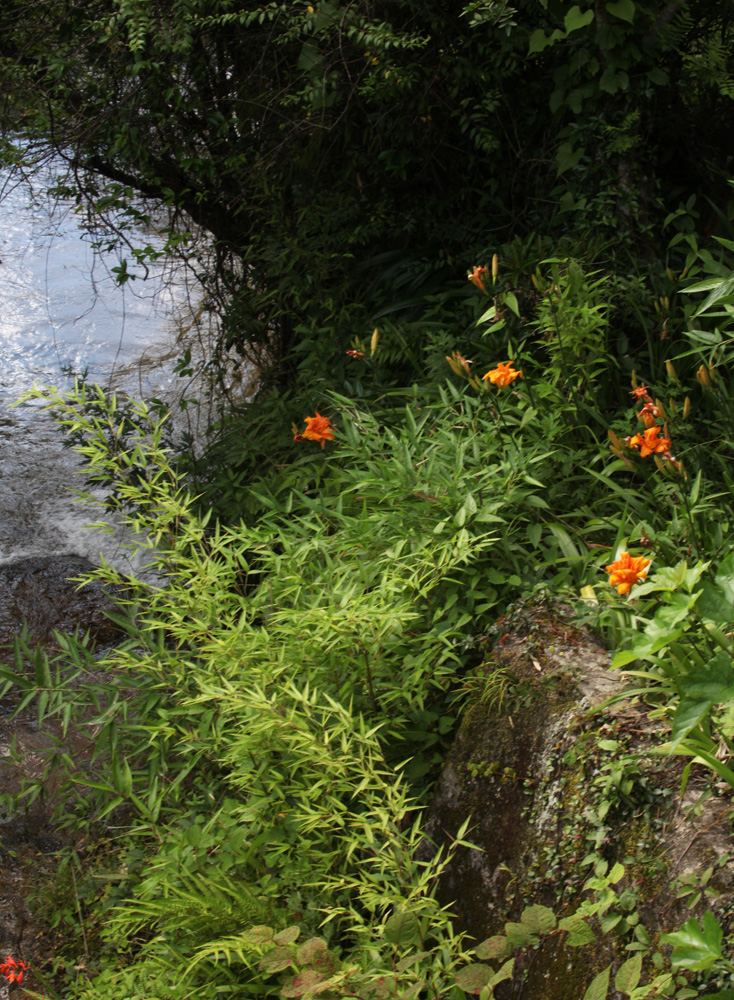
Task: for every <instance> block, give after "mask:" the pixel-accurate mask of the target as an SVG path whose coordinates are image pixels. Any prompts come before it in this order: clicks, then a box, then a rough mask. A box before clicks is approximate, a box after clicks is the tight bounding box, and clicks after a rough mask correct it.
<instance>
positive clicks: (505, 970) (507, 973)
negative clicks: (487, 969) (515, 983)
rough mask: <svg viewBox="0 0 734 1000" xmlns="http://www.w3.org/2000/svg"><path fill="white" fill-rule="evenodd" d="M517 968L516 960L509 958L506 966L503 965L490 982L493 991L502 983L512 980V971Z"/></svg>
mask: <svg viewBox="0 0 734 1000" xmlns="http://www.w3.org/2000/svg"><path fill="white" fill-rule="evenodd" d="M514 968H515V959H514V958H509V959H508V960H507V961H506V962H505V963H504V965H502V966H501V967H500V968H499V969H498V970H497V971H496V972H495V974H494V975H493V976H492V978H491V979H490V981H489V985H490V986H491V987H492V989H494V988H495V986H497V984H498V983H502V982H504V981H505V979H512V971H513V969H514Z"/></svg>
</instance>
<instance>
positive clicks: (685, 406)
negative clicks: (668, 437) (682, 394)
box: [683, 396, 691, 420]
mask: <svg viewBox="0 0 734 1000" xmlns="http://www.w3.org/2000/svg"><path fill="white" fill-rule="evenodd" d="M690 412H691V398H690V396H686V401H685V403H684V404H683V419H684V420H685V419H686V418H687V416H688V414H689V413H690Z"/></svg>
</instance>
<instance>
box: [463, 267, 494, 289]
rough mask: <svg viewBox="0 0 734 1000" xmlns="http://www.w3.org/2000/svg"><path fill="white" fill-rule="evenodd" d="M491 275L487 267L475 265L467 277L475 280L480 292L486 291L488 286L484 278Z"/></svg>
mask: <svg viewBox="0 0 734 1000" xmlns="http://www.w3.org/2000/svg"><path fill="white" fill-rule="evenodd" d="M488 276H489V271H488V270H487V268H486V267H475V268H474V270H473V271H469V273H468V274H467V278H468V279H469V281H473V282H474V284H475V285H476V286H477V288H478V289H479V291H480V292H485V291H486V290H487V286H486V284H485V282H484V279H485V278H486V277H488Z"/></svg>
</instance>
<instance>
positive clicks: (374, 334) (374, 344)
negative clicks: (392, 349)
mask: <svg viewBox="0 0 734 1000" xmlns="http://www.w3.org/2000/svg"><path fill="white" fill-rule="evenodd" d="M379 339H380V331H379V330H378V329H377V327H375V329H374V330H373V332H372V340H371V341H370V357H371V358H373V357H374V356H375V351H376V350H377V343H378V341H379Z"/></svg>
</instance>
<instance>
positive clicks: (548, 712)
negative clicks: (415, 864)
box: [426, 608, 734, 1000]
mask: <svg viewBox="0 0 734 1000" xmlns="http://www.w3.org/2000/svg"><path fill="white" fill-rule="evenodd" d="M503 639H504V641H503V642H500V643H498V644H497V645H496V646H495V648H494V650H493V651H492V654H491V657H490V658H489V660H488V662H486V663H485V664H484V666H483V668H482V675H483V676H482V680H481V683H480V685H479V687H478V691H477V694H476V695H475V696H474V698H473V700H472V701H471V702H470V703H469V705H468V708H467V710H466V712H465V714H464V717H463V720H462V724H461V727H460V730H459V732H458V734H457V737H456V740H455V742H454V745H453V747H452V749H451V752H450V754H449V756H448V758H447V761H446V764H445V767H444V770H443V773H442V776H441V779H440V782H439V785H438V788H437V790H436V795H435V798H434V801H433V803H432V805H431V807H430V809H429V813H428V817H427V823H426V830H427V834H428V837H429V838H430V840H431V842H432V843H433V844H434V845H438V844H441V843H445V842H446V841H447V840H450V839H451V838H452V837H454V836H455V835H456V833H457V831H458V830H459V828H460V827H461V824H462V823H463V822H464V821H465V820H466V818H467V817H471V824H472V825H471V828H470V831H469V833H468V834H467V839H468V840H469V841H471V843H472V844H473V845H475V846H474V847H461V848H459V849H458V850H457V853H456V855H455V857H454V859H453V860H452V862H451V864H450V865H449V867H448V868H447V870H446V872H445V873H444V875H443V877H442V880H441V883H440V886H439V897H440V899H441V901H442V902H443V903H444V904H450V909H451V911H452V912H453V913H454V914H455V916H456V918H457V921H458V926H459V929H461V930H464V931H467V932H468V933H469V934H470V935H471V936H472V937H474V938H475V939H476V940H477V941H481V940H483V939H484V938H487V937H489V936H490V935H493V934H497V933H501V932H502V929H503V927H504V925H505V922H506V921H508V920H510V921H514V920H517V919H518V917H519V915H520V913H521V912H522V910H523V908H524V907H526V906H528V905H529V904H534V903H540V904H543V905H545V906H548V907H550V908H551V909H553V911H554V912H555V913H556V914H557V915H558V916H559V917H560V916H566V915H568V914H570V913H573V912H575V910H576V909H577V907H578V905H579V904H580V903H581V902H582V901H583V900H584V899H589V896H590V893H589V888H588V882H589V879H590V878H591V877H593V876H594V875H595V873H597V874H599V873H601V874H603V873H605V872H607V871H609V870H610V867H611V866H613V865H615V864H616V863H620V864H622V865H623V866H624V876H623V878H622V879H621V881H620V882H619V883H618V884H617V885H615V887H614V894H615V899H614V902H613V903H612V904H611V905H610V906H609V907H608V909H606V910H605V911H604V912H603V913H602V914H600V915H599V918H598V919H597V921H596V938H597V940H596V942H595V943H594V944H589V945H586V946H584V947H583V948H573V949H572V948H569V947H566V946H565V945H564V944H563V942H562V940H561V939H559V938H558V937H555V938H552V939H550V940H548V941H546V942H545V943H544V944H541V946H540V947H539V948H537V949H534V950H533V952H532V956H531V957H528V956H527V955H526V956H518V960H517V961H516V964H515V979H514V982H513V984H512V987H511V989H512V995H513V997H518V996H522V997H528V998H532V1000H540V998H542V1000H556V998H558V1000H568V998H574V997H578V998H581V997H583V996H584V992H585V989H586V988H587V986H588V984H589V983H590V982H591V980H592V979H593V977H594V975H595V974H596V973H598V972H599V971H600V970H601V969H603V968H604V967H606V966H607V965H609V964H610V963H611V964H612V967H613V969H614V968H615V967H616V968H618V967H619V966H620V965H621V963H622V962H623V961H624V960H625V959H627V958H629V957H630V954H634V952H635V949H637V950H639V951H641V952H642V953H643V962H648V964H649V959H650V958H651V955H652V950H653V948H655V947H656V946H657V945H658V943H659V939H660V935H661V934H662V933H666V932H669V931H671V930H677V929H678V928H679V927H680V926H681V925H682V924H683V923H684V922H685V921H686V920H687V919H688V918H689V917H691V916H693V915H700V914H701V913H702V912H703V911H704V910H705V909H713V910H714V911H715V912H716V913H717V915H718V917H719V919H720V920H721V922H722V924H723V925H724V927H725V928H726V927H727V926H728V924H729V922H730V920H731V916H732V913H734V860H732V861H729V859H728V854H729V852H731V854H732V858H733V859H734V839H733V838H732V836H731V832H730V820H729V817H730V813H731V802H730V798H729V795H728V792H727V793H724V792H723V791H722V790H721V789H718V788H717V787H716V786H715V785H712V783H711V779H710V773H709V772H707V771H703V770H702V771H701V773H700V774H696V767H695V766H694V769H693V772H692V774H691V778H690V780H689V782H688V786H687V791H686V794H685V796H684V797H683V799H681V797H680V787H681V773H682V770H683V767H684V763H685V762H684V761H683V760H681V759H679V758H670V757H665V756H660V755H656V754H655V753H654V751H655V749H656V747H658V746H659V745H660V744H661V743H662V742H663V736H662V734H661V729H660V726H661V724H660V723H659V722H656V721H654V720H651V719H650V717H649V713H648V710H647V708H646V707H645V706H644V705H642V704H640V703H637V702H635V701H634V699H625V698H624V696H623V693H622V692H623V688H624V685H623V679H622V678H621V677H620V676H619V675H618V674H617V673H615V672H612V671H611V670H610V660H609V656H608V655H607V653H606V652H605V651H604V650H603V649H602V648H601V647H600V645H599V644H598V643H597V642H596V641H595V640H594V639H593V637H591V636H590V635H589V634H587V633H585V632H583V631H581V630H579V629H578V628H575V627H573V626H572V625H570V624H568V623H566V622H565V621H564V620H563V619H562V618H561V617H559V616H558V614H557V613H553V614H550V613H549V612H548V609H547V608H542V609H538V610H537V611H536V612H534V613H532V614H530V615H529V616H528V617H527V618H526V620H525V621H524V622H523V625H522V627H521V628H518V630H517V631H515V632H510V633H509V634H508V635H506V636H504V637H503ZM610 700H611V703H610V704H608V702H610ZM661 949H662V951H663V953H665V952H666V950H667V951H668V952H669V950H670V949H669V947H667V946H664V945H663V946H661ZM652 971H654V970H652ZM509 990H510V986H508V984H503V986H502V987H501V988H498V995H499V994H501V993H503V991H506V992H507V995H510V994H509Z"/></svg>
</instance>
